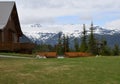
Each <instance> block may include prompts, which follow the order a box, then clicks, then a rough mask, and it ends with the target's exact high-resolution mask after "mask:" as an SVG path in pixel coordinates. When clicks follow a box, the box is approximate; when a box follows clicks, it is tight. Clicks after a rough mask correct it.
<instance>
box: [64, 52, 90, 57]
mask: <svg viewBox="0 0 120 84" xmlns="http://www.w3.org/2000/svg"><path fill="white" fill-rule="evenodd" d="M88 56H91V53H86V52H65V57H70V58H72V57H88Z"/></svg>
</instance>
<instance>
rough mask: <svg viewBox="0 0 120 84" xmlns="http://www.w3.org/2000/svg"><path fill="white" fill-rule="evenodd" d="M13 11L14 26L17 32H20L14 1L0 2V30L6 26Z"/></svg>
mask: <svg viewBox="0 0 120 84" xmlns="http://www.w3.org/2000/svg"><path fill="white" fill-rule="evenodd" d="M13 9H14V10H15V11H16V15H15V16H16V18H15V19H17V22H16V21H15V22H16V23H15V24H17V27H18V30H19V31H20V32H21V34H22V31H21V27H20V23H19V18H18V15H17V9H16V4H15V2H14V1H4V2H3V1H1V2H0V29H4V27H5V26H6V25H7V23H8V20H9V17H10V16H11V15H12V11H13Z"/></svg>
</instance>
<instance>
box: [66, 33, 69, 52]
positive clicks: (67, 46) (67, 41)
mask: <svg viewBox="0 0 120 84" xmlns="http://www.w3.org/2000/svg"><path fill="white" fill-rule="evenodd" d="M69 51H70V48H69V37H68V35H67V37H66V52H69Z"/></svg>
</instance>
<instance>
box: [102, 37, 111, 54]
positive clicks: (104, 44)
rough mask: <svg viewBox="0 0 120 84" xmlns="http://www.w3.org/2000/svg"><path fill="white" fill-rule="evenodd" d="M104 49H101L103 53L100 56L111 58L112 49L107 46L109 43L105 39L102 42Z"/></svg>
mask: <svg viewBox="0 0 120 84" xmlns="http://www.w3.org/2000/svg"><path fill="white" fill-rule="evenodd" d="M102 44H103V45H102V47H101V52H100V54H101V55H104V56H109V55H111V49H110V47H108V45H107V41H106V40H105V39H103V40H102Z"/></svg>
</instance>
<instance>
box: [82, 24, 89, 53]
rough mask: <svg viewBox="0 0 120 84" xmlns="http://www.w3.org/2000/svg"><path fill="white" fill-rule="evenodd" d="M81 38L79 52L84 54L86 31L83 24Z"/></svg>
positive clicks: (86, 47) (85, 49)
mask: <svg viewBox="0 0 120 84" xmlns="http://www.w3.org/2000/svg"><path fill="white" fill-rule="evenodd" d="M82 34H83V36H82V42H81V45H80V51H81V52H86V51H87V49H88V46H87V42H86V39H87V36H86V35H87V32H86V29H85V24H83V32H82Z"/></svg>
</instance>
